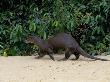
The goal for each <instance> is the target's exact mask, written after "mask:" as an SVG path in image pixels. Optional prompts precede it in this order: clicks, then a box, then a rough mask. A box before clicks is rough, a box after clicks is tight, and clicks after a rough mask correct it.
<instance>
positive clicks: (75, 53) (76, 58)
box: [72, 52, 80, 60]
mask: <svg viewBox="0 0 110 82" xmlns="http://www.w3.org/2000/svg"><path fill="white" fill-rule="evenodd" d="M74 55H75V59H74V58H73V59H72V60H78V59H79V56H80V54H79V53H77V52H74Z"/></svg>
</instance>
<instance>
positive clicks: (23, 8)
mask: <svg viewBox="0 0 110 82" xmlns="http://www.w3.org/2000/svg"><path fill="white" fill-rule="evenodd" d="M6 5H7V6H6ZM0 11H1V12H0V54H1V55H4V56H8V55H25V54H31V53H33V52H35V51H36V48H35V46H30V45H27V44H25V43H24V39H25V37H26V36H27V35H28V34H30V33H34V34H36V35H39V36H40V37H42V38H43V39H48V37H49V36H52V35H54V34H56V33H58V32H70V33H72V34H75V35H73V36H74V37H75V39H77V38H76V37H78V39H77V40H78V42H79V43H80V45H81V46H82V47H83V48H84V49H85V50H87V51H88V52H89V53H95V52H98V53H102V52H106V51H107V52H110V1H109V0H89V1H88V0H68V1H67V0H23V1H21V0H9V1H8V0H1V1H0ZM82 24H83V25H87V26H88V27H89V29H88V28H83V29H82V28H80V25H82ZM79 29H80V30H81V29H82V30H83V31H79ZM77 31H79V32H80V33H81V34H80V35H78V36H77V35H76V34H77ZM80 38H81V39H80ZM91 51H92V52H91Z"/></svg>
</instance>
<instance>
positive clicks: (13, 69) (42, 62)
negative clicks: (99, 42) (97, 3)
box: [0, 55, 110, 82]
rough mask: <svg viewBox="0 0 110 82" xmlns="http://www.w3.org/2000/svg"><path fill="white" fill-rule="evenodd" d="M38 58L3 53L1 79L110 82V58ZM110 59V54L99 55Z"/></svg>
mask: <svg viewBox="0 0 110 82" xmlns="http://www.w3.org/2000/svg"><path fill="white" fill-rule="evenodd" d="M54 57H55V59H56V61H52V60H51V59H50V58H49V57H48V56H45V57H44V58H42V59H35V58H34V56H9V57H0V82H110V61H100V60H97V61H91V59H88V58H84V57H82V56H81V57H80V59H78V60H76V61H73V60H70V59H71V58H72V57H71V58H70V59H69V60H67V61H57V60H58V59H61V58H63V57H64V55H54ZM98 57H100V58H105V59H110V55H108V56H98Z"/></svg>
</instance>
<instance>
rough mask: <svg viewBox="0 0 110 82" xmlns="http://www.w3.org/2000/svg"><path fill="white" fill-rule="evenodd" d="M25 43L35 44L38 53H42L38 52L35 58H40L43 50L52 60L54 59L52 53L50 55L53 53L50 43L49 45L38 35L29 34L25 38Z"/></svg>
mask: <svg viewBox="0 0 110 82" xmlns="http://www.w3.org/2000/svg"><path fill="white" fill-rule="evenodd" d="M25 43H32V44H35V45H37V46H38V47H39V48H40V53H42V54H40V53H38V55H39V56H38V57H37V59H40V58H42V57H43V56H45V54H44V52H45V53H47V54H48V55H49V56H50V58H51V59H52V60H54V57H53V55H52V54H53V50H52V47H51V45H50V44H49V43H48V42H47V41H45V40H43V39H41V38H40V37H38V36H35V35H29V36H28V37H27V38H26V39H25Z"/></svg>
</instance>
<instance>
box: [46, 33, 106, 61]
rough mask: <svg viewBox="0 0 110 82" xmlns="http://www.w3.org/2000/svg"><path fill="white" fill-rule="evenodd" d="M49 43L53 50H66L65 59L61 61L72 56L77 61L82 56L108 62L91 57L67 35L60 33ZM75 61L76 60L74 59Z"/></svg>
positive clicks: (50, 39) (49, 40)
mask: <svg viewBox="0 0 110 82" xmlns="http://www.w3.org/2000/svg"><path fill="white" fill-rule="evenodd" d="M47 41H48V43H49V44H50V45H51V46H52V48H53V49H57V48H64V49H65V57H64V58H63V59H61V60H67V59H68V58H69V57H70V55H71V54H74V55H75V57H76V58H75V60H77V59H78V58H79V56H80V55H82V56H84V57H87V58H91V59H95V60H101V61H108V60H106V59H101V58H97V57H94V56H91V55H89V54H88V53H87V52H85V51H84V50H83V49H82V48H81V47H80V46H79V44H78V43H77V41H76V40H75V39H74V38H73V37H72V36H71V35H70V34H67V33H63V32H62V33H58V34H56V35H55V36H54V37H51V38H49V39H48V40H47ZM73 60H74V59H73Z"/></svg>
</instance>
